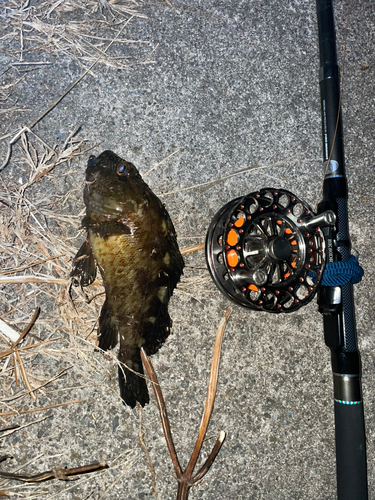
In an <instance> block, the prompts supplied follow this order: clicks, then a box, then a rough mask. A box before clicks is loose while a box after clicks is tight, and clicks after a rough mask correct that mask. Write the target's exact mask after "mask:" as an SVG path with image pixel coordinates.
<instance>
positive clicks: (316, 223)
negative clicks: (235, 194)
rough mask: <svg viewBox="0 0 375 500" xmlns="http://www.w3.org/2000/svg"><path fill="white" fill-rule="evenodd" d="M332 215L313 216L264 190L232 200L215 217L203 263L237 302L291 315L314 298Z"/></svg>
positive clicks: (298, 203) (295, 201) (288, 196)
mask: <svg viewBox="0 0 375 500" xmlns="http://www.w3.org/2000/svg"><path fill="white" fill-rule="evenodd" d="M335 220H336V217H335V214H334V212H332V211H330V210H329V211H327V212H324V213H322V214H319V215H315V214H314V213H313V212H312V210H311V208H310V207H309V206H308V205H307V204H306V203H304V202H303V201H302V200H300V199H299V198H298V197H297V196H295V195H293V194H292V193H290V192H289V191H286V190H284V189H273V188H266V189H261V190H260V191H256V192H254V193H250V194H248V195H247V196H244V197H240V198H236V199H235V200H232V201H231V202H229V203H228V204H227V205H225V206H224V207H222V208H221V210H219V212H218V213H217V214H216V215H215V217H214V219H213V221H212V223H211V225H210V228H209V230H208V233H207V239H206V259H207V264H208V268H209V271H210V273H211V276H212V278H213V280H214V282H215V283H216V285H217V287H218V288H219V290H220V291H221V292H222V293H223V294H224V295H226V296H227V297H229V298H230V299H231V300H233V301H234V302H235V303H236V304H238V305H241V306H243V307H247V308H250V309H256V310H259V311H268V312H272V313H279V312H292V311H296V310H297V309H299V308H300V307H301V306H303V305H306V304H307V303H308V302H310V300H311V299H312V298H313V297H314V296H315V293H316V291H317V289H318V287H319V283H320V281H321V278H322V274H323V270H324V266H325V261H326V257H325V252H326V241H325V237H324V233H323V231H322V229H321V228H322V227H324V226H331V225H334V223H335Z"/></svg>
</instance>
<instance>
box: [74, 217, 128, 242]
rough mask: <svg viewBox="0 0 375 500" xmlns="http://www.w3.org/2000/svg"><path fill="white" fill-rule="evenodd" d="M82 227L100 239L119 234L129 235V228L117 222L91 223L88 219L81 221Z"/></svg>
mask: <svg viewBox="0 0 375 500" xmlns="http://www.w3.org/2000/svg"><path fill="white" fill-rule="evenodd" d="M82 227H83V228H86V229H91V230H92V231H94V233H96V234H98V235H99V236H100V237H101V238H104V237H105V236H112V235H113V236H115V235H119V234H130V232H131V231H130V228H129V226H127V225H126V224H123V223H122V222H120V221H117V220H110V221H105V222H93V221H91V220H90V219H89V218H88V217H84V219H83V220H82Z"/></svg>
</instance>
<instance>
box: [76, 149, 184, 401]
mask: <svg viewBox="0 0 375 500" xmlns="http://www.w3.org/2000/svg"><path fill="white" fill-rule="evenodd" d="M83 197H84V201H85V205H86V217H84V219H83V220H82V227H83V228H84V229H86V230H87V239H86V241H85V242H84V244H83V245H82V247H81V248H80V250H79V251H78V253H77V255H76V256H75V258H74V261H73V270H72V272H71V277H72V278H73V281H74V282H75V284H80V285H81V286H87V285H89V284H90V283H92V282H93V281H94V280H95V277H96V270H97V267H99V269H100V273H101V275H102V278H103V282H104V288H105V292H106V299H105V302H104V305H103V308H102V310H101V314H100V318H99V329H98V335H99V347H100V348H102V349H104V350H107V349H112V348H114V347H115V346H116V344H117V342H118V338H120V349H119V354H118V359H119V361H120V362H121V365H120V366H119V384H120V394H121V397H122V399H123V400H124V402H125V403H126V404H127V405H129V406H131V407H132V408H134V406H135V404H136V402H137V401H138V402H139V403H140V404H141V405H142V406H144V405H145V404H146V403H148V402H149V395H148V390H147V385H146V381H145V379H144V377H142V375H143V367H142V361H141V356H140V349H141V347H143V348H144V349H145V351H146V353H147V354H148V355H150V354H154V353H156V351H157V350H158V349H159V348H160V346H161V345H162V344H163V343H164V341H165V340H166V338H167V337H168V335H169V333H170V328H171V319H170V316H169V314H168V302H169V299H170V297H171V295H172V293H173V290H174V288H175V287H176V285H177V283H178V281H179V279H180V276H181V274H182V269H183V267H184V262H183V259H182V256H181V254H180V251H179V249H178V245H177V238H176V232H175V229H174V227H173V224H172V221H171V219H170V217H169V215H168V212H167V210H166V209H165V207H164V205H163V204H162V202H161V201H160V200H159V198H158V197H157V196H156V195H155V194H154V193H153V192H152V191H151V189H150V188H149V187H148V186H147V184H146V183H145V182H144V181H143V180H142V178H141V176H140V174H139V172H138V170H137V169H136V167H135V166H134V165H133V164H132V163H129V162H127V161H124V160H122V159H121V158H119V157H118V156H117V155H116V154H114V153H112V151H104V153H102V154H101V155H99V156H98V157H97V158H96V157H95V156H90V158H89V161H88V165H87V170H86V187H85V189H84V193H83Z"/></svg>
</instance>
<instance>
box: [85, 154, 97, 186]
mask: <svg viewBox="0 0 375 500" xmlns="http://www.w3.org/2000/svg"><path fill="white" fill-rule="evenodd" d="M97 164H98V159H97V158H96V156H93V155H92V156H90V157H89V160H88V162H87V169H86V181H87V182H94V181H95V180H96V178H97V177H98V176H99V174H100V170H99V169H97V168H96V166H97Z"/></svg>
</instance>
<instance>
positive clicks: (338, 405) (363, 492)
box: [335, 400, 368, 500]
mask: <svg viewBox="0 0 375 500" xmlns="http://www.w3.org/2000/svg"><path fill="white" fill-rule="evenodd" d="M335 427H336V455H337V459H336V467H337V495H338V498H339V500H366V499H367V498H368V491H367V469H366V443H365V424H364V420H363V404H362V402H358V403H357V404H345V403H343V402H339V401H336V400H335Z"/></svg>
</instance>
